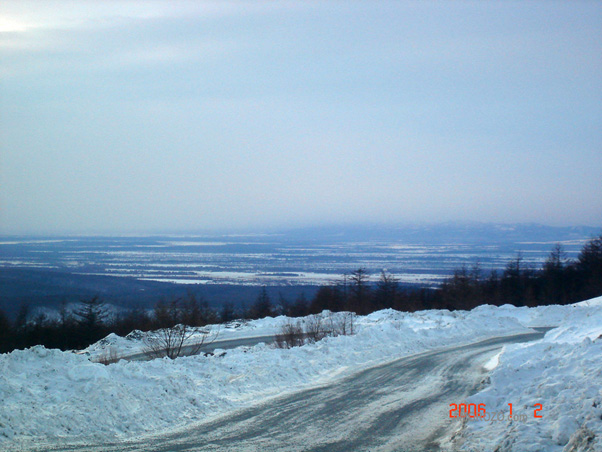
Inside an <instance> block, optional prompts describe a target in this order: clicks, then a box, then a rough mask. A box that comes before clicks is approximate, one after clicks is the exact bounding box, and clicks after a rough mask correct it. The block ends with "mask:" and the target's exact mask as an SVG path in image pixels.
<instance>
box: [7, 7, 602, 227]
mask: <svg viewBox="0 0 602 452" xmlns="http://www.w3.org/2000/svg"><path fill="white" fill-rule="evenodd" d="M0 115H1V116H0V233H4V234H19V233H105V232H107V233H108V232H116V233H119V232H128V233H129V232H159V231H191V230H202V229H220V228H225V229H252V228H274V227H293V226H305V225H322V224H339V223H340V224H349V223H384V224H392V223H408V222H410V223H416V222H443V221H483V222H508V223H512V222H539V223H546V224H554V225H576V224H586V225H591V226H597V225H602V2H597V1H591V2H589V1H565V2H553V1H533V2H519V1H517V2H513V1H504V2H501V1H500V2H486V1H476V2H468V1H455V2H444V1H441V2H428V1H427V2H404V1H394V2H393V1H391V2H387V1H378V2H375V1H324V0H320V1H315V2H312V1H297V2H284V1H274V2H267V1H265V2H254V1H241V2H235V1H221V0H220V1H215V2H209V1H121V0H120V1H107V0H103V1H86V0H77V1H51V0H47V1H24V0H3V1H2V2H1V3H0Z"/></svg>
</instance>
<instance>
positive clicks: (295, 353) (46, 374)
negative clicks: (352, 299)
mask: <svg viewBox="0 0 602 452" xmlns="http://www.w3.org/2000/svg"><path fill="white" fill-rule="evenodd" d="M284 320H286V319H285V318H281V319H279V320H278V319H264V320H263V321H258V323H257V324H254V325H252V327H251V331H252V332H253V333H255V334H256V333H257V332H258V331H261V332H262V333H261V334H264V333H265V331H268V330H269V328H273V326H274V325H276V322H277V324H278V325H281V324H282V322H283V321H284ZM261 325H263V327H265V328H263V327H261ZM356 327H357V333H356V334H355V335H353V336H338V337H329V338H326V339H324V340H322V341H320V342H317V343H315V344H311V345H305V346H303V347H297V348H292V349H277V348H274V347H272V346H267V345H265V344H259V345H257V346H255V347H251V348H249V347H246V348H245V347H239V348H237V349H232V350H228V351H226V352H224V351H222V352H220V351H216V352H215V354H214V355H213V356H192V357H184V358H178V359H175V360H169V359H157V360H153V361H148V362H126V361H120V362H118V363H115V364H111V365H108V366H104V365H102V364H97V363H92V362H90V360H89V359H88V357H86V356H84V355H78V354H74V353H68V352H60V351H57V350H48V349H45V348H43V347H34V348H31V349H29V350H25V351H15V352H13V353H10V354H4V355H0V447H2V449H4V450H6V449H7V448H9V447H18V446H20V447H27V445H28V444H29V445H32V444H36V445H40V444H41V443H42V442H44V443H45V442H50V443H52V442H58V441H60V442H61V443H63V444H64V443H69V442H77V441H78V440H79V441H82V440H86V439H108V438H127V437H130V436H133V435H135V434H140V433H144V432H157V431H161V430H164V429H168V428H169V429H172V428H176V427H178V426H183V425H188V424H190V423H191V422H195V421H204V420H207V419H209V418H211V417H214V416H218V415H221V414H224V413H226V412H228V411H230V410H233V409H236V408H240V407H244V406H248V405H250V404H253V403H255V402H258V401H261V400H265V399H266V398H268V397H272V396H277V395H281V394H283V393H285V392H290V391H296V390H299V389H301V388H303V387H307V386H309V385H316V384H323V383H326V382H328V381H329V380H332V379H333V378H335V377H336V376H341V375H345V374H348V373H351V372H355V371H357V370H359V369H361V368H365V367H369V366H372V365H376V364H379V363H382V362H385V361H390V360H392V359H395V358H398V357H401V356H405V355H409V354H413V353H417V352H421V351H425V350H430V349H433V348H438V347H444V346H448V345H458V344H462V343H468V342H474V341H477V340H479V339H484V338H487V337H491V336H500V335H507V334H513V333H521V332H525V331H529V330H528V329H527V328H525V327H523V326H522V325H521V324H520V323H518V322H517V321H516V320H515V319H512V318H509V317H499V316H497V315H495V308H493V307H489V308H488V309H481V310H478V311H472V312H465V311H457V312H449V311H423V312H418V313H414V314H409V313H400V312H397V311H393V310H385V311H380V312H376V313H374V314H371V315H368V316H365V317H359V318H357V322H356ZM262 328H263V329H262ZM241 334H242V335H244V334H245V333H244V328H243V329H242V331H241ZM121 340H122V339H119V338H117V337H109V338H108V339H107V342H108V343H110V344H112V345H113V346H115V345H119V343H120V342H121ZM123 340H126V339H123Z"/></svg>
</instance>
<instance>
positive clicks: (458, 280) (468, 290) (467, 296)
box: [0, 235, 602, 352]
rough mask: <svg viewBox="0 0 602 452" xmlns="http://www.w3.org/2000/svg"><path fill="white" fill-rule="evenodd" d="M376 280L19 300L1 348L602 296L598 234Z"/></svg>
mask: <svg viewBox="0 0 602 452" xmlns="http://www.w3.org/2000/svg"><path fill="white" fill-rule="evenodd" d="M377 278H378V279H377V280H376V281H375V280H373V279H372V275H370V274H368V272H367V271H365V270H364V269H362V268H360V269H357V270H355V271H353V272H351V273H350V274H347V275H343V276H342V277H341V279H340V280H339V281H338V282H336V283H335V284H332V285H326V286H322V287H320V288H319V290H318V291H317V292H316V294H315V296H313V297H312V298H311V299H307V298H306V297H305V296H304V295H300V296H299V297H298V298H296V299H295V300H287V299H286V298H284V297H280V298H279V299H277V300H274V299H272V298H270V296H269V295H268V292H267V290H266V289H265V288H263V289H262V290H261V291H260V293H259V295H258V296H257V298H256V300H255V301H254V302H253V303H251V304H250V305H249V306H248V307H244V306H243V307H242V308H236V307H235V306H234V304H232V303H224V304H223V305H222V306H221V309H219V310H216V309H214V308H211V307H210V306H209V304H208V303H207V302H206V301H203V300H199V299H198V298H197V297H195V296H194V295H189V296H187V297H184V298H177V299H172V300H163V301H160V302H158V303H157V304H156V306H155V308H154V309H153V310H152V311H150V312H149V311H147V310H142V309H132V310H130V311H128V312H127V313H125V314H122V315H119V316H117V317H115V316H113V317H111V318H109V317H108V316H107V315H106V310H105V309H103V301H102V300H101V299H100V298H99V297H92V298H90V299H87V300H83V301H82V304H81V308H80V309H79V310H77V311H75V312H68V311H67V310H66V309H65V307H64V306H63V308H62V309H61V310H60V315H59V318H58V319H50V318H48V317H46V316H45V315H43V314H41V315H38V316H36V317H35V318H31V315H30V312H29V308H28V306H27V305H23V306H21V309H20V310H19V313H18V315H17V316H16V318H15V319H14V320H11V319H10V318H9V317H8V316H7V315H6V313H4V312H3V311H2V310H0V352H9V351H12V350H14V349H22V348H27V347H30V346H33V345H44V346H46V347H49V348H59V349H62V350H72V349H81V348H85V347H87V346H88V345H90V344H92V343H94V342H96V341H98V340H100V339H102V338H103V337H105V336H106V335H108V334H109V333H116V334H119V335H122V336H124V335H126V334H128V333H130V332H131V331H133V330H136V329H137V330H142V331H148V330H153V329H159V328H169V327H172V326H174V325H176V324H180V323H182V324H186V325H190V326H203V325H207V324H212V323H218V322H229V321H232V320H235V319H257V318H262V317H266V316H273V315H287V316H290V317H301V316H305V315H308V314H317V313H320V312H322V311H323V310H325V309H328V310H330V311H333V312H336V311H351V312H355V313H357V314H360V315H364V314H369V313H371V312H374V311H377V310H380V309H386V308H393V309H397V310H399V311H409V312H412V311H417V310H423V309H449V310H456V309H462V310H469V309H472V308H474V307H476V306H479V305H481V304H492V305H497V306H500V305H503V304H512V305H514V306H530V307H531V306H538V305H549V304H570V303H574V302H578V301H581V300H585V299H588V298H593V297H596V296H600V295H602V235H601V236H599V237H597V238H594V239H592V240H590V241H588V242H587V243H586V244H585V245H584V246H583V248H582V249H581V252H580V253H579V255H578V257H577V259H576V260H569V259H567V258H566V255H565V253H564V252H563V249H562V247H561V246H560V245H556V246H555V247H554V249H553V250H552V251H551V252H550V254H549V256H548V258H547V260H546V261H545V262H544V264H543V266H542V267H541V268H533V267H530V266H529V265H526V264H525V263H524V260H523V258H522V256H521V255H520V254H519V255H518V256H517V257H516V258H515V259H513V260H511V261H510V262H508V264H507V265H506V267H505V269H504V270H503V271H501V272H498V271H491V272H488V273H486V272H484V271H483V270H482V269H481V268H480V267H479V265H478V264H475V265H474V266H472V267H470V268H468V267H462V268H460V269H457V270H456V271H455V272H454V274H453V275H452V276H451V277H449V278H447V279H446V280H445V281H444V282H443V283H442V284H441V286H440V287H438V288H434V289H429V288H419V289H416V288H406V287H402V286H401V285H400V284H399V281H397V280H396V279H395V278H394V277H393V276H391V275H389V274H387V273H386V272H382V273H381V274H380V275H378V277H377Z"/></svg>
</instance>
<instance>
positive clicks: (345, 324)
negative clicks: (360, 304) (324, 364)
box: [274, 311, 355, 348]
mask: <svg viewBox="0 0 602 452" xmlns="http://www.w3.org/2000/svg"><path fill="white" fill-rule="evenodd" d="M326 312H327V311H326ZM354 321H355V314H354V313H353V312H340V313H336V314H334V313H332V312H330V313H328V314H324V313H322V314H315V315H310V316H307V317H306V318H305V321H304V324H303V325H302V324H301V322H300V321H298V322H297V323H296V324H293V323H291V322H287V323H285V324H284V325H282V326H281V327H280V331H279V333H278V334H276V335H275V336H274V342H275V344H276V347H278V348H291V347H298V346H301V345H304V344H306V343H308V344H313V343H315V342H318V341H321V340H322V339H324V338H325V337H327V336H332V337H334V336H349V335H352V334H353V333H354Z"/></svg>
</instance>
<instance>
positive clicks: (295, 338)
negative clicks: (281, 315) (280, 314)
mask: <svg viewBox="0 0 602 452" xmlns="http://www.w3.org/2000/svg"><path fill="white" fill-rule="evenodd" d="M274 340H275V342H276V347H278V348H291V347H299V346H301V345H303V344H304V342H305V335H304V334H303V327H302V326H301V322H297V323H296V324H293V323H290V322H289V323H285V324H284V325H282V327H281V328H280V332H279V333H278V334H276V336H274Z"/></svg>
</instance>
